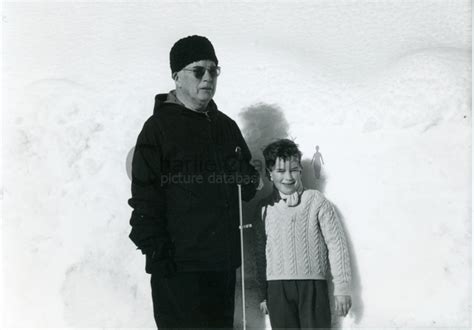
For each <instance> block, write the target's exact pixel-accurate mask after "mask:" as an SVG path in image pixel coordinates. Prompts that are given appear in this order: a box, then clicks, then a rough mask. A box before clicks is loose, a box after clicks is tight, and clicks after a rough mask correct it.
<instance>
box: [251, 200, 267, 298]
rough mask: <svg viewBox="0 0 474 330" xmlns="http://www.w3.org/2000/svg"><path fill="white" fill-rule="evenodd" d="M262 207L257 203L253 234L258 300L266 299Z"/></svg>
mask: <svg viewBox="0 0 474 330" xmlns="http://www.w3.org/2000/svg"><path fill="white" fill-rule="evenodd" d="M262 210H263V207H262V205H261V204H260V203H259V204H258V207H257V209H256V214H255V217H254V224H253V226H252V227H253V228H254V234H255V239H254V242H255V249H254V250H255V270H256V281H257V286H258V298H259V302H262V301H263V300H265V299H267V274H266V270H267V262H266V257H265V248H266V241H267V237H266V234H265V223H264V219H263V218H262Z"/></svg>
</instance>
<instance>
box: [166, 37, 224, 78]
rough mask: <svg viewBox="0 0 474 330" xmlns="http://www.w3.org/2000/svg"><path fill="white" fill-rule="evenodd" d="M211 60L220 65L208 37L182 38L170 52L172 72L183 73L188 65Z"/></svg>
mask: <svg viewBox="0 0 474 330" xmlns="http://www.w3.org/2000/svg"><path fill="white" fill-rule="evenodd" d="M201 60H211V61H214V63H216V65H217V64H218V60H217V57H216V53H215V52H214V47H212V44H211V42H210V41H209V40H208V39H207V38H206V37H201V36H197V35H194V36H189V37H186V38H182V39H180V40H178V41H176V43H175V44H174V45H173V47H172V48H171V51H170V67H171V72H172V73H173V72H178V71H181V69H183V68H184V67H185V66H186V65H188V64H190V63H193V62H197V61H201Z"/></svg>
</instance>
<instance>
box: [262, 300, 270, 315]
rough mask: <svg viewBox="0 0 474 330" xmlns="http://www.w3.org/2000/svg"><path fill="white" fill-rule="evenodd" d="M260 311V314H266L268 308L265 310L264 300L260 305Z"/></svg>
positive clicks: (265, 303) (265, 302)
mask: <svg viewBox="0 0 474 330" xmlns="http://www.w3.org/2000/svg"><path fill="white" fill-rule="evenodd" d="M260 310H261V311H262V313H264V314H268V308H267V301H266V300H264V301H262V302H261V303H260Z"/></svg>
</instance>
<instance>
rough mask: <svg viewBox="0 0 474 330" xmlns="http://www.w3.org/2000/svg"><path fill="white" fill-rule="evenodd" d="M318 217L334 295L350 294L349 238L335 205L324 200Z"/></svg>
mask: <svg viewBox="0 0 474 330" xmlns="http://www.w3.org/2000/svg"><path fill="white" fill-rule="evenodd" d="M318 219H319V224H320V226H321V231H322V234H323V237H324V240H325V242H326V245H327V248H328V257H329V266H330V269H331V275H332V277H333V283H334V295H350V294H351V267H350V261H349V249H348V247H347V240H346V236H345V234H344V230H343V228H342V224H341V221H340V220H339V218H338V216H337V214H336V212H335V210H334V206H333V205H332V204H331V203H330V202H329V201H328V200H324V201H323V202H322V204H321V207H320V208H319V213H318Z"/></svg>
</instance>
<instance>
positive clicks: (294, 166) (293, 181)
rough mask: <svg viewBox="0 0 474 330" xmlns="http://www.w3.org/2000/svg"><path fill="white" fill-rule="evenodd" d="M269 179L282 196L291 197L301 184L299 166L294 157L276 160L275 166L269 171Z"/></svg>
mask: <svg viewBox="0 0 474 330" xmlns="http://www.w3.org/2000/svg"><path fill="white" fill-rule="evenodd" d="M270 178H271V180H272V181H273V184H274V185H275V187H276V188H277V189H278V191H280V192H281V193H282V194H285V195H291V194H292V193H294V192H295V191H296V190H297V189H298V187H299V186H300V185H301V184H302V182H301V166H300V163H299V162H298V159H297V158H296V157H291V159H288V160H283V159H282V158H277V159H276V161H275V166H273V168H272V170H271V171H270Z"/></svg>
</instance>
